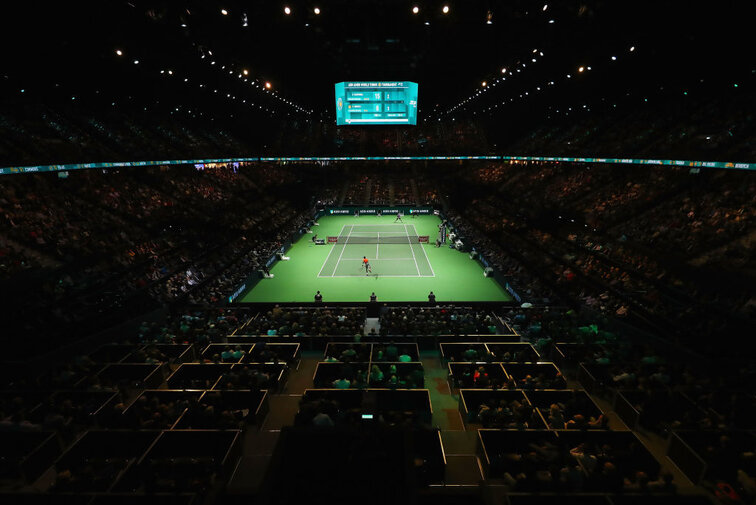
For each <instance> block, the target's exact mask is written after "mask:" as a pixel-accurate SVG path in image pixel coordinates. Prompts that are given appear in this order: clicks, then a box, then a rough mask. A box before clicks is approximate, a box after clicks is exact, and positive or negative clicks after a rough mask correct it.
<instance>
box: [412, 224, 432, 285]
mask: <svg viewBox="0 0 756 505" xmlns="http://www.w3.org/2000/svg"><path fill="white" fill-rule="evenodd" d="M411 224H412V228H413V229H414V230H415V235H417V228H415V224H414V223H411ZM429 239H430V237H429ZM410 247H412V246H410ZM420 249H421V250H422V251H423V254H425V261H427V262H428V266H429V267H430V269H431V273H432V274H433V277H435V276H436V272H434V271H433V265H431V262H430V258H429V257H428V253H427V252H425V247H423V244H420Z"/></svg>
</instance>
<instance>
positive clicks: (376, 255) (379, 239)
mask: <svg viewBox="0 0 756 505" xmlns="http://www.w3.org/2000/svg"><path fill="white" fill-rule="evenodd" d="M380 243H381V232H378V240H376V241H375V259H378V244H380Z"/></svg>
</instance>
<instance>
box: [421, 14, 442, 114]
mask: <svg viewBox="0 0 756 505" xmlns="http://www.w3.org/2000/svg"><path fill="white" fill-rule="evenodd" d="M425 26H430V21H426V22H425ZM439 121H440V120H439Z"/></svg>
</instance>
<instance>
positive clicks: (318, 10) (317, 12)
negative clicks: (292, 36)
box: [312, 7, 320, 16]
mask: <svg viewBox="0 0 756 505" xmlns="http://www.w3.org/2000/svg"><path fill="white" fill-rule="evenodd" d="M312 12H314V13H315V15H316V16H317V15H318V14H320V8H319V7H315V8H314V9H313V10H312Z"/></svg>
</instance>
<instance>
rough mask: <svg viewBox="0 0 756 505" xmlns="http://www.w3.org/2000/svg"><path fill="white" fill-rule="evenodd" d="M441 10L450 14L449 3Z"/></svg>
mask: <svg viewBox="0 0 756 505" xmlns="http://www.w3.org/2000/svg"><path fill="white" fill-rule="evenodd" d="M441 12H443V13H444V14H449V6H448V5H444V8H443V9H441Z"/></svg>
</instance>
